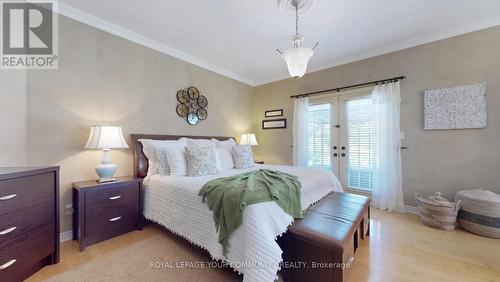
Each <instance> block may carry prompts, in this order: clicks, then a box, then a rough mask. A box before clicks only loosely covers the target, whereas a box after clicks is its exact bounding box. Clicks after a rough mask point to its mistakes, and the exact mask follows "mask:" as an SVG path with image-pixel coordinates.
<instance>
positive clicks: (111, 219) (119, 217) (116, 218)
mask: <svg viewBox="0 0 500 282" xmlns="http://www.w3.org/2000/svg"><path fill="white" fill-rule="evenodd" d="M121 218H122V217H121V216H118V217H114V218H110V219H109V221H110V222H113V221H117V220H120V219H121Z"/></svg>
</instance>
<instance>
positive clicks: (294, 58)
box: [276, 0, 318, 78]
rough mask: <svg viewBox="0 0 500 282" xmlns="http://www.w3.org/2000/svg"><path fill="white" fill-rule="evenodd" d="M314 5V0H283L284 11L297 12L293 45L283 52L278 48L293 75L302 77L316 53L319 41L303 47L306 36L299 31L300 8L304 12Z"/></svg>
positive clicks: (281, 6)
mask: <svg viewBox="0 0 500 282" xmlns="http://www.w3.org/2000/svg"><path fill="white" fill-rule="evenodd" d="M311 5H312V0H281V2H280V8H281V9H282V10H284V11H286V10H289V11H290V10H293V11H294V12H295V34H294V35H292V36H291V37H290V41H291V42H292V44H293V47H292V48H290V49H288V50H286V51H284V52H282V51H280V50H279V49H276V51H278V53H280V54H281V58H283V60H285V61H286V65H287V67H288V72H289V73H290V76H291V77H294V78H300V77H302V76H303V75H304V74H305V73H306V70H307V63H308V62H309V59H310V58H311V57H312V56H313V54H314V49H316V46H318V43H316V45H315V46H314V47H313V48H312V49H311V48H307V47H302V42H303V41H304V37H303V36H302V35H301V34H300V33H299V10H300V11H301V12H302V13H303V12H304V11H305V10H307V9H309V8H310V7H311Z"/></svg>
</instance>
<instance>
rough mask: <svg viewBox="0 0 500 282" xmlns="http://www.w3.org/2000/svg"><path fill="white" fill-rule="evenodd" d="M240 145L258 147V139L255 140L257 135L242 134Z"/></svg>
mask: <svg viewBox="0 0 500 282" xmlns="http://www.w3.org/2000/svg"><path fill="white" fill-rule="evenodd" d="M240 145H251V146H257V145H259V144H258V143H257V139H256V138H255V134H250V133H242V134H241V138H240Z"/></svg>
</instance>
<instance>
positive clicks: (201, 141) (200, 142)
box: [187, 139, 215, 148]
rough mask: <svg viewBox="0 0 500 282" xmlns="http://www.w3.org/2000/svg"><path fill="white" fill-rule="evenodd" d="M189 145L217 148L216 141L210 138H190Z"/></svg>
mask: <svg viewBox="0 0 500 282" xmlns="http://www.w3.org/2000/svg"><path fill="white" fill-rule="evenodd" d="M187 145H188V147H189V148H207V147H210V148H215V142H214V141H212V140H209V139H188V140H187Z"/></svg>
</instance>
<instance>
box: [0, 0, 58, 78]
mask: <svg viewBox="0 0 500 282" xmlns="http://www.w3.org/2000/svg"><path fill="white" fill-rule="evenodd" d="M54 7H55V3H54V1H50V0H48V1H39V2H33V1H32V2H31V3H26V2H25V1H3V2H2V11H1V15H2V21H1V24H2V28H1V31H2V36H1V40H2V42H1V47H2V49H1V54H0V56H1V58H0V63H1V68H3V69H56V68H57V67H58V60H57V50H58V48H57V15H56V14H54V12H55V10H54Z"/></svg>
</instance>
